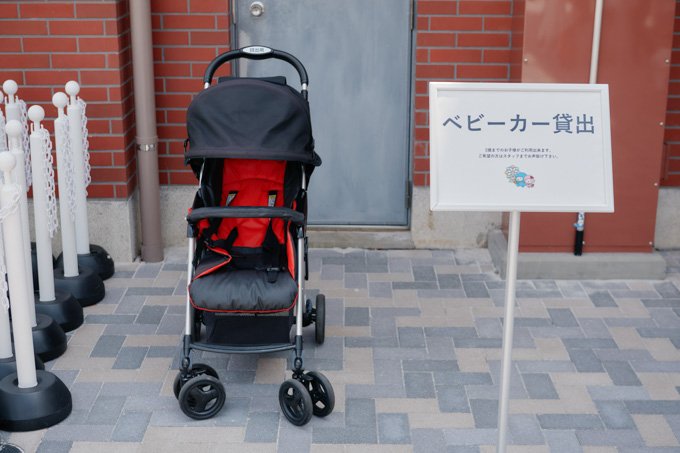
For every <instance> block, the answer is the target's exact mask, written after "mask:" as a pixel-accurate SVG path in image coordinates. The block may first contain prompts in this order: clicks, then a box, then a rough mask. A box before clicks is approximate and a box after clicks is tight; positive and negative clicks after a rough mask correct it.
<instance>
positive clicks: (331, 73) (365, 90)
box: [235, 0, 411, 225]
mask: <svg viewBox="0 0 680 453" xmlns="http://www.w3.org/2000/svg"><path fill="white" fill-rule="evenodd" d="M235 2H236V5H235V6H236V14H235V16H236V30H237V33H236V35H237V43H236V45H237V46H238V47H245V46H250V45H263V46H267V47H272V48H275V49H279V50H283V51H286V52H289V53H292V54H293V55H295V56H296V57H297V58H298V59H300V60H301V61H302V63H303V64H304V65H305V67H306V68H307V72H308V73H309V80H310V83H309V99H310V104H311V110H312V126H313V130H314V137H315V141H316V149H317V152H318V153H319V155H320V156H321V158H322V159H323V165H322V166H321V168H319V169H317V171H316V172H315V173H314V176H313V178H312V182H311V184H310V188H309V191H310V193H309V200H310V209H309V211H310V221H311V223H313V224H320V225H406V224H407V222H408V207H407V199H406V194H407V193H408V172H409V165H408V162H409V134H410V86H411V84H410V73H411V71H410V68H411V66H410V65H411V29H410V28H411V27H410V12H409V6H410V1H409V0H341V1H339V0H260V2H253V1H252V0H235ZM253 3H261V5H262V6H263V10H262V9H260V11H261V12H262V13H261V14H260V15H259V16H256V15H254V14H253V11H254V10H255V9H258V8H257V6H259V5H256V6H255V8H254V9H253V8H252V7H253ZM257 12H258V11H255V13H257ZM239 73H240V74H241V75H248V76H265V75H273V74H281V73H283V74H284V75H286V76H287V78H288V83H289V84H290V85H292V86H295V87H299V79H298V78H297V75H296V72H295V71H294V70H292V68H288V67H286V65H285V63H282V62H279V61H250V60H240V61H239Z"/></svg>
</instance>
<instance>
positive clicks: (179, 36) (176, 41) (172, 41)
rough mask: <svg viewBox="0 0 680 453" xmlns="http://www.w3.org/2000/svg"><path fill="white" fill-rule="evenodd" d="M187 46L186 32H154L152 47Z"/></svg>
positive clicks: (187, 37)
mask: <svg viewBox="0 0 680 453" xmlns="http://www.w3.org/2000/svg"><path fill="white" fill-rule="evenodd" d="M187 44H189V32H188V31H176V30H172V31H164V30H163V31H154V32H153V45H154V47H158V46H179V45H187Z"/></svg>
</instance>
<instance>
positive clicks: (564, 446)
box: [543, 429, 583, 453]
mask: <svg viewBox="0 0 680 453" xmlns="http://www.w3.org/2000/svg"><path fill="white" fill-rule="evenodd" d="M543 436H544V437H545V440H546V443H547V444H548V447H550V452H551V453H578V452H582V451H583V449H582V448H581V444H580V442H579V441H578V438H577V437H576V432H575V431H574V430H557V429H556V430H549V431H543Z"/></svg>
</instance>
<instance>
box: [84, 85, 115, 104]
mask: <svg viewBox="0 0 680 453" xmlns="http://www.w3.org/2000/svg"><path fill="white" fill-rule="evenodd" d="M78 96H80V97H82V98H83V99H85V100H86V101H87V102H107V101H109V96H108V91H106V88H103V87H92V86H90V85H83V86H82V87H80V93H78Z"/></svg>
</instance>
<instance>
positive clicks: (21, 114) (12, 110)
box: [2, 80, 31, 264]
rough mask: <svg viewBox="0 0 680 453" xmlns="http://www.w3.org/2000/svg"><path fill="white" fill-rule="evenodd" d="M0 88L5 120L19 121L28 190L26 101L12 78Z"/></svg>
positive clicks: (29, 177)
mask: <svg viewBox="0 0 680 453" xmlns="http://www.w3.org/2000/svg"><path fill="white" fill-rule="evenodd" d="M2 90H3V91H4V92H5V93H7V99H6V100H5V117H6V118H5V121H7V122H9V121H10V120H16V121H18V122H19V123H21V127H22V129H21V149H22V150H23V152H24V155H23V164H22V166H23V168H24V169H25V170H26V173H25V175H24V178H25V180H26V190H28V187H30V186H31V171H30V170H31V165H30V162H29V161H30V158H31V153H30V150H29V148H28V147H29V143H28V118H27V116H26V103H25V102H24V101H22V100H21V99H19V96H17V95H16V94H17V91H19V85H17V83H16V82H15V81H14V80H5V82H4V83H3V84H2ZM29 264H30V262H29Z"/></svg>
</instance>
